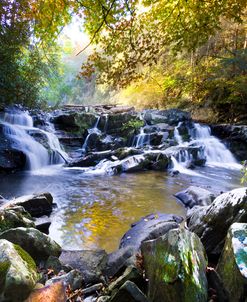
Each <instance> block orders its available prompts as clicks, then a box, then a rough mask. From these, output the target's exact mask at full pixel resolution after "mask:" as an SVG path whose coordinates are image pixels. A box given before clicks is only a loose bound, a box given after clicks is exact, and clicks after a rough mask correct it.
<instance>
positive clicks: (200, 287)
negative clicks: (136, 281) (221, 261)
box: [141, 229, 208, 302]
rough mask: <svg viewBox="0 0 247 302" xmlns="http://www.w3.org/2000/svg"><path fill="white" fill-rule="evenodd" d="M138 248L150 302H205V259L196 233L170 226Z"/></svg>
mask: <svg viewBox="0 0 247 302" xmlns="http://www.w3.org/2000/svg"><path fill="white" fill-rule="evenodd" d="M141 250H142V255H143V257H144V269H145V272H146V277H147V279H148V280H149V281H148V298H149V299H150V301H152V302H160V301H166V302H174V301H176V302H179V301H181V302H184V301H201V302H203V301H205V302H206V301H207V296H208V294H207V289H208V288H207V278H206V267H207V260H206V258H205V251H204V247H203V245H202V243H201V241H200V239H199V238H198V237H197V235H196V234H194V233H191V232H189V231H187V230H185V229H181V230H180V229H172V230H170V231H169V232H167V233H166V234H165V235H163V236H162V237H159V238H158V239H155V240H150V241H145V242H143V244H142V248H141Z"/></svg>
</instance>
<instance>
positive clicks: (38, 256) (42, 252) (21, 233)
mask: <svg viewBox="0 0 247 302" xmlns="http://www.w3.org/2000/svg"><path fill="white" fill-rule="evenodd" d="M0 239H6V240H8V241H10V242H12V243H14V244H17V245H19V246H20V247H22V248H23V249H24V250H25V251H26V252H28V253H29V254H30V255H31V256H32V257H33V259H34V260H35V261H36V262H37V263H39V262H40V261H41V260H46V259H48V257H49V256H56V257H59V256H60V254H61V247H60V246H59V245H58V244H57V243H56V242H55V241H54V240H52V239H51V238H50V237H49V236H47V235H45V234H43V233H41V232H40V231H38V230H36V229H34V228H22V227H20V228H15V229H10V230H7V231H5V232H3V233H1V234H0Z"/></svg>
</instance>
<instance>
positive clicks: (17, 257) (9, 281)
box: [0, 240, 39, 302]
mask: <svg viewBox="0 0 247 302" xmlns="http://www.w3.org/2000/svg"><path fill="white" fill-rule="evenodd" d="M38 277H39V276H38V274H37V272H36V265H35V263H34V261H33V259H32V258H31V257H30V256H29V255H28V253H26V252H25V251H24V250H23V249H22V248H21V247H19V246H17V245H14V244H12V243H11V242H9V241H7V240H0V300H1V301H5V302H17V301H20V302H21V301H23V300H24V299H25V298H27V296H28V295H29V293H30V292H31V290H32V289H33V288H34V286H35V283H36V282H37V281H38Z"/></svg>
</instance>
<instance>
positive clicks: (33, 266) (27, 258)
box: [14, 244, 36, 272]
mask: <svg viewBox="0 0 247 302" xmlns="http://www.w3.org/2000/svg"><path fill="white" fill-rule="evenodd" d="M14 247H15V250H16V251H17V253H18V254H19V255H20V257H21V258H22V259H23V261H24V262H25V263H26V264H27V266H28V270H29V271H30V272H31V271H36V264H35V262H34V260H33V258H32V257H31V256H30V255H29V254H28V253H27V252H26V251H24V250H23V249H22V248H21V247H20V246H19V245H17V244H14Z"/></svg>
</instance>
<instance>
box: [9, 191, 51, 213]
mask: <svg viewBox="0 0 247 302" xmlns="http://www.w3.org/2000/svg"><path fill="white" fill-rule="evenodd" d="M11 206H21V207H23V208H24V209H25V210H26V211H27V212H28V213H29V214H30V215H31V216H32V217H41V216H43V215H49V214H51V212H52V206H53V197H52V195H51V194H50V193H41V194H33V195H25V196H21V197H19V198H16V199H14V200H11V201H9V202H8V203H6V204H5V205H4V207H11Z"/></svg>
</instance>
